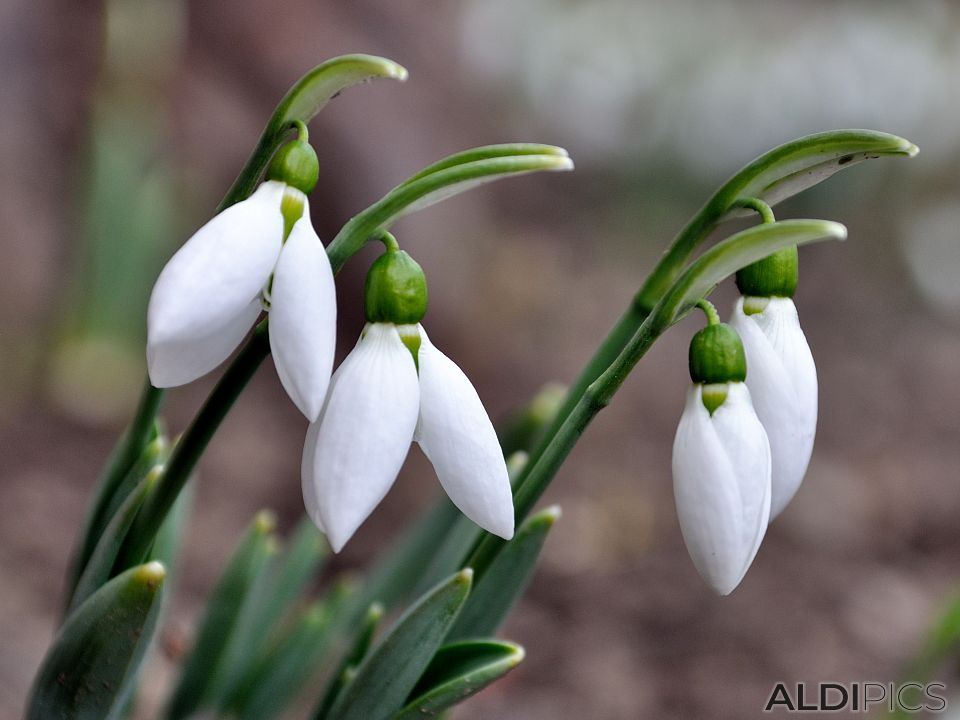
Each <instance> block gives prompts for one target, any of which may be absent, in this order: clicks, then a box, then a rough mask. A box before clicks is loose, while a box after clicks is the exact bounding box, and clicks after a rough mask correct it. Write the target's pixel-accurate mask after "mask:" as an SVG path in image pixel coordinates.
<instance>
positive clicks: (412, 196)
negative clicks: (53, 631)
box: [327, 145, 573, 273]
mask: <svg viewBox="0 0 960 720" xmlns="http://www.w3.org/2000/svg"><path fill="white" fill-rule="evenodd" d="M511 147H513V148H514V153H513V154H512V155H494V156H491V157H485V158H483V159H480V160H470V161H467V162H459V161H452V160H451V159H450V158H447V159H445V160H441V161H440V162H439V163H436V164H435V165H432V166H431V168H437V167H441V168H442V169H437V170H431V169H430V168H427V169H426V170H424V171H421V172H420V173H417V175H414V176H413V177H412V178H410V179H408V180H406V181H405V182H403V183H401V184H400V185H398V186H397V187H395V188H394V189H393V190H391V191H390V192H388V193H387V194H386V195H384V196H383V198H381V199H380V200H378V201H377V202H375V203H374V204H373V205H371V206H370V207H368V208H367V209H366V210H363V211H362V212H360V213H359V214H357V215H355V216H354V217H353V218H351V219H350V221H349V222H347V224H346V225H344V226H343V228H342V229H341V230H340V232H339V233H337V236H336V237H335V238H334V239H333V242H331V243H330V245H329V247H327V255H328V256H329V257H330V264H331V265H332V266H333V271H334V273H336V272H337V271H339V269H340V268H341V267H342V266H343V263H344V262H346V260H347V258H349V257H350V256H351V255H353V254H354V253H355V252H357V251H358V250H359V249H360V248H361V247H362V246H363V244H364V243H365V242H366V241H367V240H368V239H369V238H371V237H373V236H375V235H376V234H377V233H379V232H381V231H383V230H387V229H388V228H389V227H390V225H391V224H392V223H393V222H394V221H396V220H397V219H398V218H400V217H402V216H403V215H407V214H409V213H411V212H414V211H416V210H422V209H423V208H425V207H429V206H430V205H433V204H434V203H438V202H440V201H441V200H445V199H447V198H449V197H452V196H454V195H457V194H459V193H461V192H464V191H466V190H469V189H471V188H474V187H477V186H479V185H482V184H484V183H488V182H492V181H493V180H499V179H501V178H505V177H514V176H517V175H525V174H527V173H532V172H538V171H542V170H571V169H573V162H572V161H571V160H570V158H569V157H568V156H567V155H566V151H564V150H562V149H561V148H552V147H551V149H552V152H551V153H550V154H527V153H525V152H523V151H521V150H517V149H516V148H524V147H527V146H522V145H520V146H511ZM536 147H540V146H536ZM471 152H477V153H481V154H482V149H480V148H478V149H477V150H475V151H469V150H468V151H465V153H460V154H459V157H469V153H471ZM452 157H453V158H457V157H458V156H452ZM451 162H452V163H453V164H452V165H451V164H449V163H451Z"/></svg>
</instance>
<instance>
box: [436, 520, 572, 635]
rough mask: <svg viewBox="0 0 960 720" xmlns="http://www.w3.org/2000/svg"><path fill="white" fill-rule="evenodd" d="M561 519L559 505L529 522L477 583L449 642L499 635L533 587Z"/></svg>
mask: <svg viewBox="0 0 960 720" xmlns="http://www.w3.org/2000/svg"><path fill="white" fill-rule="evenodd" d="M559 518H560V508H559V507H557V506H556V505H554V506H552V507H548V508H546V509H545V510H541V511H540V512H538V513H537V514H536V515H531V516H530V517H529V518H527V520H526V521H525V522H524V523H523V525H521V526H520V529H519V530H517V533H516V535H514V537H513V539H512V540H510V542H508V543H507V544H506V545H504V546H503V548H502V549H501V550H500V553H499V554H498V555H497V558H496V559H495V560H494V561H493V563H491V565H490V567H489V569H488V570H487V571H486V572H485V573H484V574H483V576H482V577H481V578H480V579H479V580H478V581H477V584H476V587H474V589H473V592H471V593H470V598H469V599H468V600H467V602H466V603H465V604H464V606H463V610H461V611H460V615H459V616H458V617H457V621H456V623H454V625H453V629H452V630H451V631H450V634H449V635H448V636H447V641H453V640H459V639H461V638H477V637H486V636H488V635H493V634H495V633H496V632H497V630H498V629H499V628H500V625H501V624H502V623H503V621H504V620H505V619H506V617H507V615H508V614H509V613H510V609H511V608H512V607H513V606H514V604H515V603H516V602H517V601H518V600H519V599H520V596H521V595H523V591H524V590H526V588H527V585H528V584H529V583H530V579H531V577H532V576H533V571H534V568H535V567H536V564H537V558H539V557H540V550H541V549H542V548H543V543H544V542H545V541H546V539H547V534H548V533H549V532H550V529H551V528H552V527H553V525H554V523H556V521H557V520H558V519H559Z"/></svg>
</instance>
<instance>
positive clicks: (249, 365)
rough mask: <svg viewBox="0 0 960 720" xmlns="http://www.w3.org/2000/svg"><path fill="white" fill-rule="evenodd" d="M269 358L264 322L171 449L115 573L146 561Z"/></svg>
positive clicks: (131, 532) (268, 343) (268, 342)
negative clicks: (222, 428)
mask: <svg viewBox="0 0 960 720" xmlns="http://www.w3.org/2000/svg"><path fill="white" fill-rule="evenodd" d="M269 354H270V340H269V338H268V335H267V322H266V320H264V321H263V322H261V323H260V324H259V325H257V327H256V329H255V330H254V331H253V335H251V337H250V340H249V341H248V342H247V344H246V345H244V347H243V350H241V351H240V354H239V355H237V357H236V358H235V359H234V361H233V362H232V363H230V367H228V368H227V371H226V372H225V373H224V374H223V377H221V378H220V381H219V382H218V383H217V385H216V387H215V388H214V389H213V392H212V393H211V394H210V396H209V397H208V398H207V400H206V402H205V403H204V404H203V407H202V408H200V412H199V413H197V416H196V417H195V418H194V420H193V422H192V423H191V424H190V427H189V428H187V431H186V432H185V433H184V434H183V437H181V438H180V441H179V442H178V443H177V445H176V447H175V448H174V449H173V453H172V454H171V455H170V460H169V461H168V462H167V464H166V466H165V467H164V470H163V477H162V478H161V480H160V482H158V483H157V486H156V490H155V492H153V493H151V494H150V495H149V496H148V497H147V499H146V501H145V502H144V504H143V507H142V508H141V509H140V512H139V513H138V514H137V518H136V520H135V521H134V523H133V527H131V528H130V532H129V535H128V537H129V538H130V542H129V543H128V544H127V545H125V546H124V549H123V554H122V555H121V557H120V558H119V560H118V561H117V569H122V568H125V567H129V566H131V565H135V564H137V563H139V562H140V561H141V560H142V559H143V558H144V557H146V555H147V553H148V552H149V550H150V546H151V544H152V543H153V538H154V537H155V536H156V534H157V531H158V530H159V529H160V525H161V524H163V520H164V518H166V516H167V513H168V512H169V511H170V508H172V507H173V503H174V501H175V500H176V499H177V496H178V495H179V494H180V491H181V490H182V489H183V486H184V485H186V483H187V480H188V479H189V478H190V475H191V474H192V473H193V470H194V468H195V467H196V464H197V461H198V460H199V459H200V456H201V455H202V454H203V451H204V450H206V448H207V445H208V444H209V442H210V439H211V438H212V437H213V435H214V433H215V432H216V431H217V428H219V427H220V423H221V422H222V421H223V418H224V417H226V415H227V412H228V411H229V410H230V408H231V407H233V403H234V402H235V401H236V399H237V398H238V397H239V396H240V393H241V392H242V391H243V389H244V388H245V387H246V386H247V383H248V382H249V381H250V378H252V377H253V375H254V373H255V372H256V371H257V368H258V367H260V363H262V362H263V360H264V359H265V358H266V357H267V355H269Z"/></svg>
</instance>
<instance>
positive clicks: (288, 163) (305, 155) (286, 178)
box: [267, 139, 320, 193]
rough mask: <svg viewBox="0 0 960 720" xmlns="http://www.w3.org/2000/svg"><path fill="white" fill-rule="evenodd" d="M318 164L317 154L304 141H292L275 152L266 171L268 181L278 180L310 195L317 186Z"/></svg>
mask: <svg viewBox="0 0 960 720" xmlns="http://www.w3.org/2000/svg"><path fill="white" fill-rule="evenodd" d="M319 176H320V163H319V161H318V160H317V153H316V152H315V151H314V149H313V147H312V146H311V145H310V143H309V142H307V141H306V140H301V139H297V140H293V141H291V142H288V143H287V144H286V145H284V146H283V147H281V148H280V149H279V150H277V154H276V155H274V156H273V160H272V161H271V162H270V167H269V169H268V170H267V179H268V180H279V181H280V182H284V183H286V184H287V185H291V186H293V187H295V188H296V189H297V190H299V191H300V192H302V193H310V192H311V191H312V190H313V188H314V187H316V185H317V178H318V177H319Z"/></svg>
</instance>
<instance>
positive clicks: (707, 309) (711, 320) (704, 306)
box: [697, 298, 720, 325]
mask: <svg viewBox="0 0 960 720" xmlns="http://www.w3.org/2000/svg"><path fill="white" fill-rule="evenodd" d="M697 307H698V308H700V309H701V310H703V314H704V315H706V316H707V325H719V324H720V313H718V312H717V308H715V307H714V306H713V303H712V302H710V301H709V300H707V299H706V298H700V299H699V300H697Z"/></svg>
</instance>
